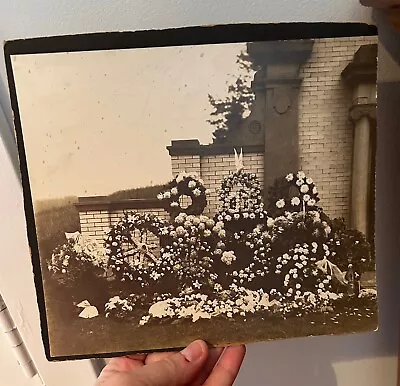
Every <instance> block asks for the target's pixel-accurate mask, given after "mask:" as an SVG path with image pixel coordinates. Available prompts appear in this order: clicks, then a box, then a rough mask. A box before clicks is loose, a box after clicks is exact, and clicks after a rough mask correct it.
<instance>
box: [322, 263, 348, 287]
mask: <svg viewBox="0 0 400 386" xmlns="http://www.w3.org/2000/svg"><path fill="white" fill-rule="evenodd" d="M315 264H316V266H317V267H318V268H319V269H320V270H321V271H322V272H323V273H325V274H326V275H328V274H330V275H331V276H332V277H335V278H336V280H337V281H338V282H339V283H340V284H342V285H345V286H347V285H348V284H349V282H348V281H347V280H346V272H342V271H341V270H340V269H339V267H338V266H337V265H335V264H333V263H332V262H331V261H329V260H328V259H327V258H326V257H324V258H323V259H322V260H319V261H317V262H316V263H315Z"/></svg>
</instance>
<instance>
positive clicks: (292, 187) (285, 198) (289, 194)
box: [268, 171, 319, 216]
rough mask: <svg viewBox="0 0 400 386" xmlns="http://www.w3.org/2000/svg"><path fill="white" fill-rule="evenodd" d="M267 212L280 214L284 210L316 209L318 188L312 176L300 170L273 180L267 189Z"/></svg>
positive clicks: (274, 214) (275, 214)
mask: <svg viewBox="0 0 400 386" xmlns="http://www.w3.org/2000/svg"><path fill="white" fill-rule="evenodd" d="M268 201H269V206H268V213H269V214H270V215H272V216H280V215H282V214H283V213H285V212H286V211H289V212H306V211H309V210H316V209H318V208H317V206H316V205H317V203H318V202H319V197H318V189H317V187H316V185H315V184H314V181H313V180H312V178H309V177H307V176H306V174H305V173H304V172H302V171H299V172H298V173H289V174H288V175H287V176H286V177H282V178H279V179H277V180H276V181H275V184H274V186H272V187H271V188H270V189H269V199H268Z"/></svg>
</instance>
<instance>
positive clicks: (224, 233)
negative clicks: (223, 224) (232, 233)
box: [218, 229, 226, 239]
mask: <svg viewBox="0 0 400 386" xmlns="http://www.w3.org/2000/svg"><path fill="white" fill-rule="evenodd" d="M218 237H220V238H221V239H223V238H225V237H226V231H225V229H221V230H220V231H219V232H218Z"/></svg>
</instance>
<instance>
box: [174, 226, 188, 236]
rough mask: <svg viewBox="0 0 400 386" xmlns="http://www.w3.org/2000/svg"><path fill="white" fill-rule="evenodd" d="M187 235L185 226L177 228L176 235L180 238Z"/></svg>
mask: <svg viewBox="0 0 400 386" xmlns="http://www.w3.org/2000/svg"><path fill="white" fill-rule="evenodd" d="M185 233H186V231H185V228H184V227H183V226H179V227H178V228H176V234H177V235H178V236H183V235H184V234H185Z"/></svg>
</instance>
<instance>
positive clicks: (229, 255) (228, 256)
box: [221, 251, 240, 276]
mask: <svg viewBox="0 0 400 386" xmlns="http://www.w3.org/2000/svg"><path fill="white" fill-rule="evenodd" d="M235 260H236V256H235V254H234V252H233V251H228V252H226V251H225V252H224V253H223V254H222V257H221V261H222V262H223V263H225V264H226V265H231V264H232V262H233V261H235ZM239 276H240V275H239Z"/></svg>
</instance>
